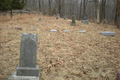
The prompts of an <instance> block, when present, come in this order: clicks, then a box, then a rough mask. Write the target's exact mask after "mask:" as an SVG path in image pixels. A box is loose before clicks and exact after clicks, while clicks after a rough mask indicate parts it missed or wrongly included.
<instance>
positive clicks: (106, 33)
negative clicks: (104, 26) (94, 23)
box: [100, 31, 115, 36]
mask: <svg viewBox="0 0 120 80" xmlns="http://www.w3.org/2000/svg"><path fill="white" fill-rule="evenodd" d="M100 34H101V35H105V36H115V32H112V31H101V32H100Z"/></svg>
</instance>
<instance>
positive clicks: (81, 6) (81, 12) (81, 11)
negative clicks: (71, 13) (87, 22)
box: [79, 0, 83, 20]
mask: <svg viewBox="0 0 120 80" xmlns="http://www.w3.org/2000/svg"><path fill="white" fill-rule="evenodd" d="M82 1H83V0H81V2H80V16H79V20H80V19H81V14H82Z"/></svg>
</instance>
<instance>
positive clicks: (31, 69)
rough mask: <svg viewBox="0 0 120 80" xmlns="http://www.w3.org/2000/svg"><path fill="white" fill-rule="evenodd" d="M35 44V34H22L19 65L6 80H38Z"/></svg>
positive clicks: (36, 38) (36, 40)
mask: <svg viewBox="0 0 120 80" xmlns="http://www.w3.org/2000/svg"><path fill="white" fill-rule="evenodd" d="M37 43H38V35H37V34H30V33H22V36H21V46H20V59H19V65H18V67H17V71H14V72H13V73H12V74H11V76H10V77H9V78H8V80H39V66H38V65H36V56H37Z"/></svg>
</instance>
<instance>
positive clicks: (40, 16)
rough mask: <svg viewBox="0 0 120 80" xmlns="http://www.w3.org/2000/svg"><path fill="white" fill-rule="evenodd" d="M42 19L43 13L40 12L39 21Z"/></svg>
mask: <svg viewBox="0 0 120 80" xmlns="http://www.w3.org/2000/svg"><path fill="white" fill-rule="evenodd" d="M41 18H42V12H40V18H39V21H42V20H41Z"/></svg>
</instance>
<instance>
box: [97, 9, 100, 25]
mask: <svg viewBox="0 0 120 80" xmlns="http://www.w3.org/2000/svg"><path fill="white" fill-rule="evenodd" d="M97 23H98V24H99V23H100V9H99V8H97Z"/></svg>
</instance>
